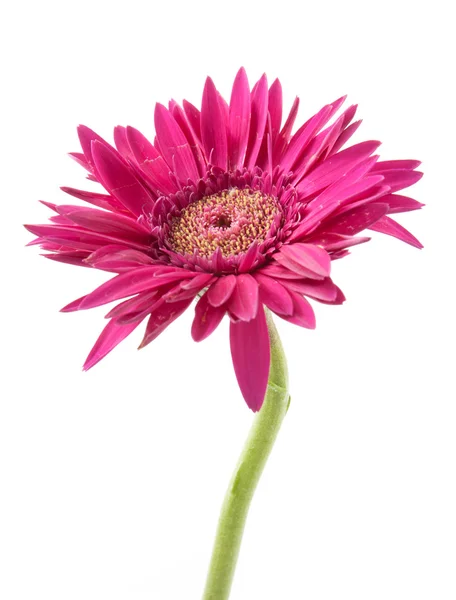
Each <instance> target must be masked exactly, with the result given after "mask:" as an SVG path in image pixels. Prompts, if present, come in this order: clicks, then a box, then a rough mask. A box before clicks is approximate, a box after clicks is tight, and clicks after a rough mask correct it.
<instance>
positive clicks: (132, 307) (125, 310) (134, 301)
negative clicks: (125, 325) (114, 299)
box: [105, 290, 158, 323]
mask: <svg viewBox="0 0 456 600" xmlns="http://www.w3.org/2000/svg"><path fill="white" fill-rule="evenodd" d="M157 295H158V292H157V290H155V291H153V292H142V293H141V294H138V295H137V296H135V297H134V298H129V299H128V300H124V301H123V302H120V303H119V304H116V306H114V308H111V310H110V311H109V312H108V314H107V315H106V317H105V318H106V319H118V320H119V321H120V320H121V319H124V318H125V317H127V316H131V315H132V314H136V315H137V314H138V313H140V312H143V311H144V308H145V307H146V306H149V307H152V306H153V305H154V304H155V302H156V300H157ZM149 312H150V311H149ZM144 316H145V315H143V316H142V317H141V320H142V319H143V318H144ZM139 320H140V319H131V320H130V321H129V322H130V323H133V321H139ZM122 322H125V321H122Z"/></svg>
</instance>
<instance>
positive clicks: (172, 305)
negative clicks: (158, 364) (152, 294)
mask: <svg viewBox="0 0 456 600" xmlns="http://www.w3.org/2000/svg"><path fill="white" fill-rule="evenodd" d="M191 303H192V298H189V299H187V300H181V301H180V302H169V303H168V302H165V301H163V304H161V305H159V306H157V307H156V309H155V310H154V311H153V312H152V314H151V315H150V317H149V320H148V322H147V327H146V332H145V334H144V338H143V340H142V342H141V344H140V345H139V348H144V347H145V346H147V344H150V342H152V341H153V340H155V338H157V337H158V336H159V335H160V334H161V333H162V332H163V331H165V329H166V328H167V327H168V325H171V323H172V322H173V321H175V320H176V319H177V318H178V317H180V315H181V314H182V313H183V312H185V310H186V309H187V308H188V306H189V305H190V304H191Z"/></svg>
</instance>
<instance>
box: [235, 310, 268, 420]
mask: <svg viewBox="0 0 456 600" xmlns="http://www.w3.org/2000/svg"><path fill="white" fill-rule="evenodd" d="M230 346H231V356H232V359H233V366H234V372H235V373H236V378H237V380H238V383H239V387H240V389H241V392H242V395H243V396H244V400H245V401H246V403H247V406H248V407H249V408H250V409H251V410H253V411H254V412H257V411H258V410H260V408H261V406H262V404H263V401H264V397H265V394H266V388H267V384H268V376H269V364H270V359H271V351H270V344H269V334H268V328H267V325H266V318H265V314H264V310H263V308H261V309H260V310H259V311H258V315H257V316H256V318H255V319H252V320H251V321H249V322H248V323H246V322H244V321H239V322H238V323H230Z"/></svg>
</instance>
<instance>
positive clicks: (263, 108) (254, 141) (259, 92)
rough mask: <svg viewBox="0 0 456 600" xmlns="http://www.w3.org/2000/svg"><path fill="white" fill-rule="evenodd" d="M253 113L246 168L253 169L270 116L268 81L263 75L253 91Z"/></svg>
mask: <svg viewBox="0 0 456 600" xmlns="http://www.w3.org/2000/svg"><path fill="white" fill-rule="evenodd" d="M251 97H252V112H251V117H250V133H249V143H248V147H247V154H246V157H245V166H246V167H247V168H248V169H253V167H254V166H255V162H256V159H257V156H258V152H259V151H260V147H261V142H262V141H263V135H264V131H265V127H266V120H267V116H268V81H267V79H266V75H263V76H262V77H261V79H260V80H259V82H258V83H257V87H256V89H254V90H253V91H252V95H251Z"/></svg>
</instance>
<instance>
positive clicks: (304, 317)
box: [280, 290, 316, 329]
mask: <svg viewBox="0 0 456 600" xmlns="http://www.w3.org/2000/svg"><path fill="white" fill-rule="evenodd" d="M290 295H291V297H292V299H293V314H292V316H291V317H287V316H286V315H280V316H281V317H282V319H285V321H289V322H290V323H293V324H294V325H299V326H300V327H305V328H306V329H315V325H316V323H315V314H314V311H313V309H312V307H311V305H310V303H309V302H308V300H306V299H305V298H303V296H301V295H300V294H297V293H296V292H292V291H291V290H290Z"/></svg>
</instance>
